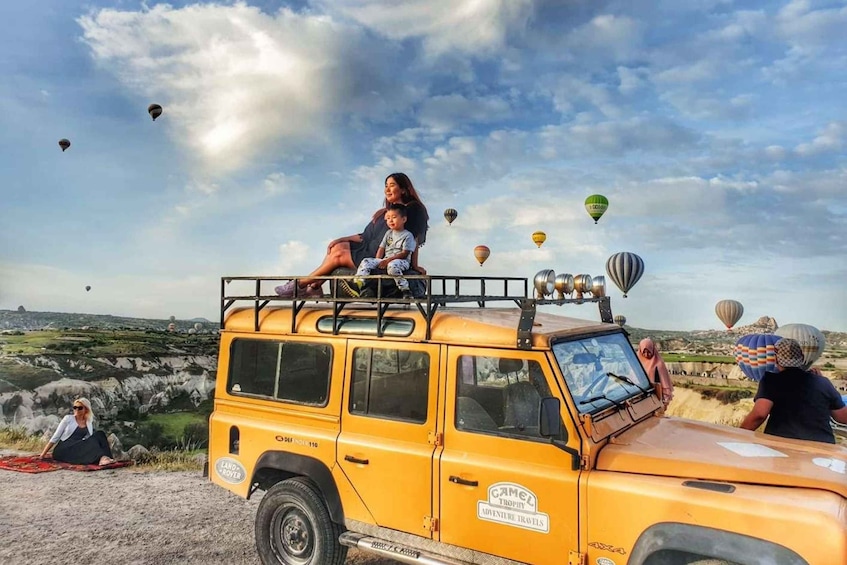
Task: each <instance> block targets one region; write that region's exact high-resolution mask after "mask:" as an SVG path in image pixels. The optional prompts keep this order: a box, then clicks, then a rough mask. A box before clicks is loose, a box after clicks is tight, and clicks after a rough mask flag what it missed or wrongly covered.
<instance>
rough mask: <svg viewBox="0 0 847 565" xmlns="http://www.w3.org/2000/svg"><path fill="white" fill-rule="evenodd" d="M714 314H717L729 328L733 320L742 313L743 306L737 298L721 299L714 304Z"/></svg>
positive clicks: (737, 318) (733, 322) (738, 317)
mask: <svg viewBox="0 0 847 565" xmlns="http://www.w3.org/2000/svg"><path fill="white" fill-rule="evenodd" d="M715 314H717V315H718V318H720V321H721V322H723V325H725V326H726V329H727V330H731V329H732V326H734V325H735V322H737V321H738V320H740V319H741V316H743V315H744V306H742V305H741V303H740V302H738V301H737V300H721V301H720V302H718V303H717V304H715Z"/></svg>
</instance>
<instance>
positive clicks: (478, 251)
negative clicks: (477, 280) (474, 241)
mask: <svg viewBox="0 0 847 565" xmlns="http://www.w3.org/2000/svg"><path fill="white" fill-rule="evenodd" d="M473 254H474V257H476V260H477V261H479V266H480V267H482V264H483V263H485V260H486V259H488V256H489V255H491V250H490V249H489V248H488V246H486V245H477V246H476V247H474V248H473Z"/></svg>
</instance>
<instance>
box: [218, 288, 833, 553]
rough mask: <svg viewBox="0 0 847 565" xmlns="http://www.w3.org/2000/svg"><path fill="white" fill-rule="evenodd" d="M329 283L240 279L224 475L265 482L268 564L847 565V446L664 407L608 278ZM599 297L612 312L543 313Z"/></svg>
mask: <svg viewBox="0 0 847 565" xmlns="http://www.w3.org/2000/svg"><path fill="white" fill-rule="evenodd" d="M291 278H292V277H289V278H288V279H289V280H290V279H291ZM328 278H329V279H330V280H329V286H330V289H331V293H330V295H328V296H324V297H322V298H299V297H295V298H293V299H281V298H278V297H276V296H275V295H273V294H271V293H269V292H268V291H266V290H265V289H266V288H272V287H273V285H274V284H278V282H279V280H281V279H279V278H276V279H270V278H261V277H228V278H225V279H222V281H221V330H222V331H221V338H220V356H219V370H218V377H217V390H216V392H215V409H214V412H213V414H212V415H211V418H210V442H209V470H208V472H209V478H210V480H211V481H213V482H214V483H216V484H218V485H220V486H222V487H225V488H227V489H229V490H231V491H232V492H233V493H235V494H237V495H238V496H241V497H246V498H249V497H250V496H251V495H253V494H254V493H256V491H258V490H262V491H265V492H264V494H263V496H262V499H261V502H260V505H259V508H258V513H257V516H256V523H255V535H256V545H257V549H258V552H259V556H260V557H261V560H262V562H263V563H265V564H270V563H276V564H284V565H338V564H341V563H343V562H344V560H345V558H346V553H347V548H348V547H355V548H358V549H360V550H362V551H365V552H371V553H373V554H378V555H381V556H384V557H388V558H391V559H394V560H396V561H398V562H401V563H412V564H415V563H417V564H430V565H444V564H450V565H466V564H483V563H484V564H492V565H494V564H515V563H530V564H535V565H554V564H555V565H565V564H568V565H578V564H592V565H595V564H596V565H676V564H688V565H691V564H694V563H698V564H705V563H709V564H715V563H723V564H727V563H729V564H732V563H736V564H743V565H765V564H778V565H801V564H804V565H845V564H847V449H845V448H843V447H840V446H830V445H826V444H820V443H813V442H804V441H798V440H787V439H781V438H776V437H772V436H765V435H761V434H758V433H753V432H748V431H746V430H741V429H735V428H729V427H726V426H721V425H712V424H707V423H702V422H696V421H691V420H685V419H679V418H672V417H668V416H665V415H664V414H663V410H662V404H661V402H660V401H659V399H658V398H657V396H656V394H655V392H654V389H653V385H652V384H651V383H650V382H649V381H648V378H647V376H646V375H645V374H644V371H643V369H642V368H641V365H640V364H639V362H638V360H637V357H636V355H635V352H634V350H633V348H632V346H631V344H630V342H629V340H628V338H627V334H626V332H625V331H624V330H623V329H622V328H620V327H618V326H617V325H615V324H613V323H611V322H612V312H611V307H610V301H609V298H608V297H606V296H604V295H603V294H604V293H603V292H602V288H601V290H600V291H599V292H598V295H597V296H593V295H587V296H583V295H582V294H577V295H576V296H575V297H570V298H559V299H553V298H545V297H544V296H546V294H542V296H541V298H538V297H534V296H533V295H532V294H530V292H529V291H531V290H532V289H531V287H530V283H529V282H528V280H527V279H523V278H482V277H435V276H424V277H420V278H421V280H422V282H423V284H424V285H425V286H426V292H425V296H423V297H421V298H416V299H394V298H383V293H382V292H378V293H377V297H375V298H369V299H367V301H366V303H363V302H362V300H363V299H358V298H349V297H345V296H343V295H342V294H341V293H340V292H339V289H340V288H342V287H343V285H341V284H339V283H340V282H341V280H342V279H340V277H328ZM377 278H385V280H386V281H390V280H391V279H390V278H388V277H377ZM245 287H246V289H245ZM601 287H602V285H601ZM239 288H240V289H241V290H239ZM469 289H471V290H472V292H469V291H468V290H469ZM580 303H581V304H583V305H584V304H595V305H597V306H599V311H600V318H601V321H597V322H595V321H586V320H581V319H575V318H569V317H564V316H560V315H554V314H551V313H547V312H540V311H538V310H539V307H541V306H547V305H559V306H562V305H568V307H571V306H572V305H576V304H580ZM545 309H549V308H545Z"/></svg>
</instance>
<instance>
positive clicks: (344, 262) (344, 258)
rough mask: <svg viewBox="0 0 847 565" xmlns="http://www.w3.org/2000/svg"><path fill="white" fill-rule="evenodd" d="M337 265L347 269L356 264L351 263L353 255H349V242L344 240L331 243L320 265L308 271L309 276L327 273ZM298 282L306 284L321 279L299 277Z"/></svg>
mask: <svg viewBox="0 0 847 565" xmlns="http://www.w3.org/2000/svg"><path fill="white" fill-rule="evenodd" d="M339 267H347V268H349V269H355V268H356V265H354V264H353V256H352V255H350V244H349V243H348V242H346V241H344V242H342V243H337V244H335V245H333V246H332V248H331V249H330V250H329V252H328V253H327V254H326V255H325V256H324V260H323V262H322V263H321V264H320V266H318V268H317V269H315V270H314V271H312V272H311V273H309V276H310V277H317V276H320V275H328V274H330V273H331V272H332V271H334V270H335V269H337V268H339ZM299 282H300V284H301V285H307V284H314V283H322V282H323V281H322V280H320V279H300V281H299Z"/></svg>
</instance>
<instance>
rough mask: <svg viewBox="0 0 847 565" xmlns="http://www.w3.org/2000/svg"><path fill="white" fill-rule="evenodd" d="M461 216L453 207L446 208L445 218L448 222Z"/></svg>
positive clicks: (450, 222)
mask: <svg viewBox="0 0 847 565" xmlns="http://www.w3.org/2000/svg"><path fill="white" fill-rule="evenodd" d="M458 217H459V213H458V212H457V211H456V210H454V209H453V208H447V209H446V210H444V219H445V220H447V223H448V224H452V223H453V220H455V219H456V218H458Z"/></svg>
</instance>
